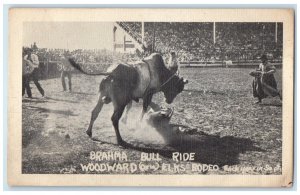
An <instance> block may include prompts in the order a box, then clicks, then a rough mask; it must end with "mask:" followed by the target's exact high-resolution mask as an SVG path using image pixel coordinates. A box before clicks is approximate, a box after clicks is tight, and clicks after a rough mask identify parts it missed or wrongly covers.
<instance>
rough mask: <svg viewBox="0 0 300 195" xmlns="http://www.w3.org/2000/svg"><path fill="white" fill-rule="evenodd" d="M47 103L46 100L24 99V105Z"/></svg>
mask: <svg viewBox="0 0 300 195" xmlns="http://www.w3.org/2000/svg"><path fill="white" fill-rule="evenodd" d="M30 102H33V103H45V102H47V100H46V99H38V98H26V99H22V103H30Z"/></svg>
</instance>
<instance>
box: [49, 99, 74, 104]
mask: <svg viewBox="0 0 300 195" xmlns="http://www.w3.org/2000/svg"><path fill="white" fill-rule="evenodd" d="M46 99H47V100H53V101H59V102H67V103H73V104H76V103H78V101H72V100H64V99H57V98H52V97H47V98H46Z"/></svg>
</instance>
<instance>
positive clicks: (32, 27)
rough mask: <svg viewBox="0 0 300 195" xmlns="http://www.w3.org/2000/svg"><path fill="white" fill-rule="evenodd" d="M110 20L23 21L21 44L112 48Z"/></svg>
mask: <svg viewBox="0 0 300 195" xmlns="http://www.w3.org/2000/svg"><path fill="white" fill-rule="evenodd" d="M112 32H113V23H112V22H25V23H23V35H24V37H23V45H24V46H30V45H31V44H33V43H34V42H36V44H37V46H38V47H39V48H61V49H70V50H74V49H104V48H105V49H108V50H112V48H113V33H112Z"/></svg>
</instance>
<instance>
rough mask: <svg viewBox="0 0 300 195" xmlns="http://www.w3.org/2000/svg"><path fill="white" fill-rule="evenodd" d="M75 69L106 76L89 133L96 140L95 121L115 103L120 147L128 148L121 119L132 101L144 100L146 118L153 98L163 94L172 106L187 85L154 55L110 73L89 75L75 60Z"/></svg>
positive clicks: (123, 65)
mask: <svg viewBox="0 0 300 195" xmlns="http://www.w3.org/2000/svg"><path fill="white" fill-rule="evenodd" d="M69 61H70V63H71V64H72V66H74V67H75V68H76V69H78V70H79V71H81V72H82V73H84V74H88V75H105V76H106V77H105V78H104V79H103V80H102V81H101V83H100V95H99V100H98V103H97V105H96V107H95V108H94V110H93V111H92V116H91V121H90V124H89V127H88V129H87V131H86V133H87V134H88V135H89V136H90V137H92V128H93V124H94V121H95V120H96V118H97V117H98V115H99V113H100V111H101V109H102V106H103V104H108V103H110V102H112V103H113V107H114V113H113V115H112V117H111V120H112V123H113V126H114V129H115V132H116V136H117V142H118V144H119V145H122V146H126V145H127V144H126V142H125V141H123V139H122V137H121V135H120V132H119V120H120V118H121V116H122V114H123V112H124V109H125V107H126V105H127V104H128V103H130V102H131V101H132V100H135V101H138V100H139V99H140V98H142V99H143V110H142V116H143V115H144V113H145V112H146V110H147V108H148V106H149V104H150V102H151V99H152V96H153V95H154V94H155V93H157V92H159V91H162V92H163V93H164V96H165V99H166V102H167V103H168V104H171V103H172V102H173V100H174V98H175V97H176V96H177V95H178V94H179V93H181V92H182V91H183V89H184V85H185V83H187V82H185V81H184V80H183V78H179V77H178V75H176V74H174V73H172V72H171V71H170V70H169V69H168V68H167V67H166V66H165V63H164V61H163V58H162V56H161V55H160V54H158V53H153V54H151V55H150V56H148V57H147V58H144V59H143V60H142V61H138V62H135V63H132V64H130V65H128V64H119V65H117V66H115V67H113V68H111V70H109V71H108V72H106V73H97V74H92V73H86V72H85V71H83V70H82V68H81V67H80V66H79V65H78V64H77V63H76V62H75V61H74V60H73V59H69Z"/></svg>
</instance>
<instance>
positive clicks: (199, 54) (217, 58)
mask: <svg viewBox="0 0 300 195" xmlns="http://www.w3.org/2000/svg"><path fill="white" fill-rule="evenodd" d="M112 36H113V46H114V47H113V48H114V51H109V50H105V49H102V50H98V49H94V50H86V49H76V50H73V51H69V50H67V49H47V48H38V46H37V45H36V43H34V44H33V45H31V47H37V48H38V56H39V59H40V61H41V67H42V70H43V71H42V72H43V74H42V77H43V78H50V77H56V76H58V75H59V70H58V68H57V63H58V61H59V58H60V57H59V56H60V55H61V54H63V53H65V52H68V53H70V54H71V55H72V56H73V57H74V58H75V59H76V60H77V61H78V62H79V63H81V64H84V65H85V66H84V68H86V69H87V71H89V72H94V71H95V72H97V71H103V70H105V69H106V68H107V67H108V66H109V65H110V64H112V63H117V62H125V63H126V62H131V61H135V60H138V59H141V58H143V57H144V56H146V55H148V54H150V53H152V52H159V53H161V54H162V55H163V56H164V58H165V60H166V61H167V60H168V57H169V55H168V54H169V52H170V51H175V52H176V53H177V56H178V60H179V62H180V63H181V66H187V67H190V66H200V67H203V66H205V67H216V66H236V67H238V66H242V67H253V66H257V65H258V63H259V62H260V61H259V59H258V58H259V57H260V56H261V55H262V54H263V53H265V54H267V55H268V56H269V58H270V60H271V61H273V63H274V64H275V65H278V66H281V64H282V47H283V25H282V23H232V22H216V23H213V22H210V23H205V22H201V23H199V22H144V23H143V22H115V23H114V28H113V35H112ZM25 49H26V48H23V51H24V50H25Z"/></svg>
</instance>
